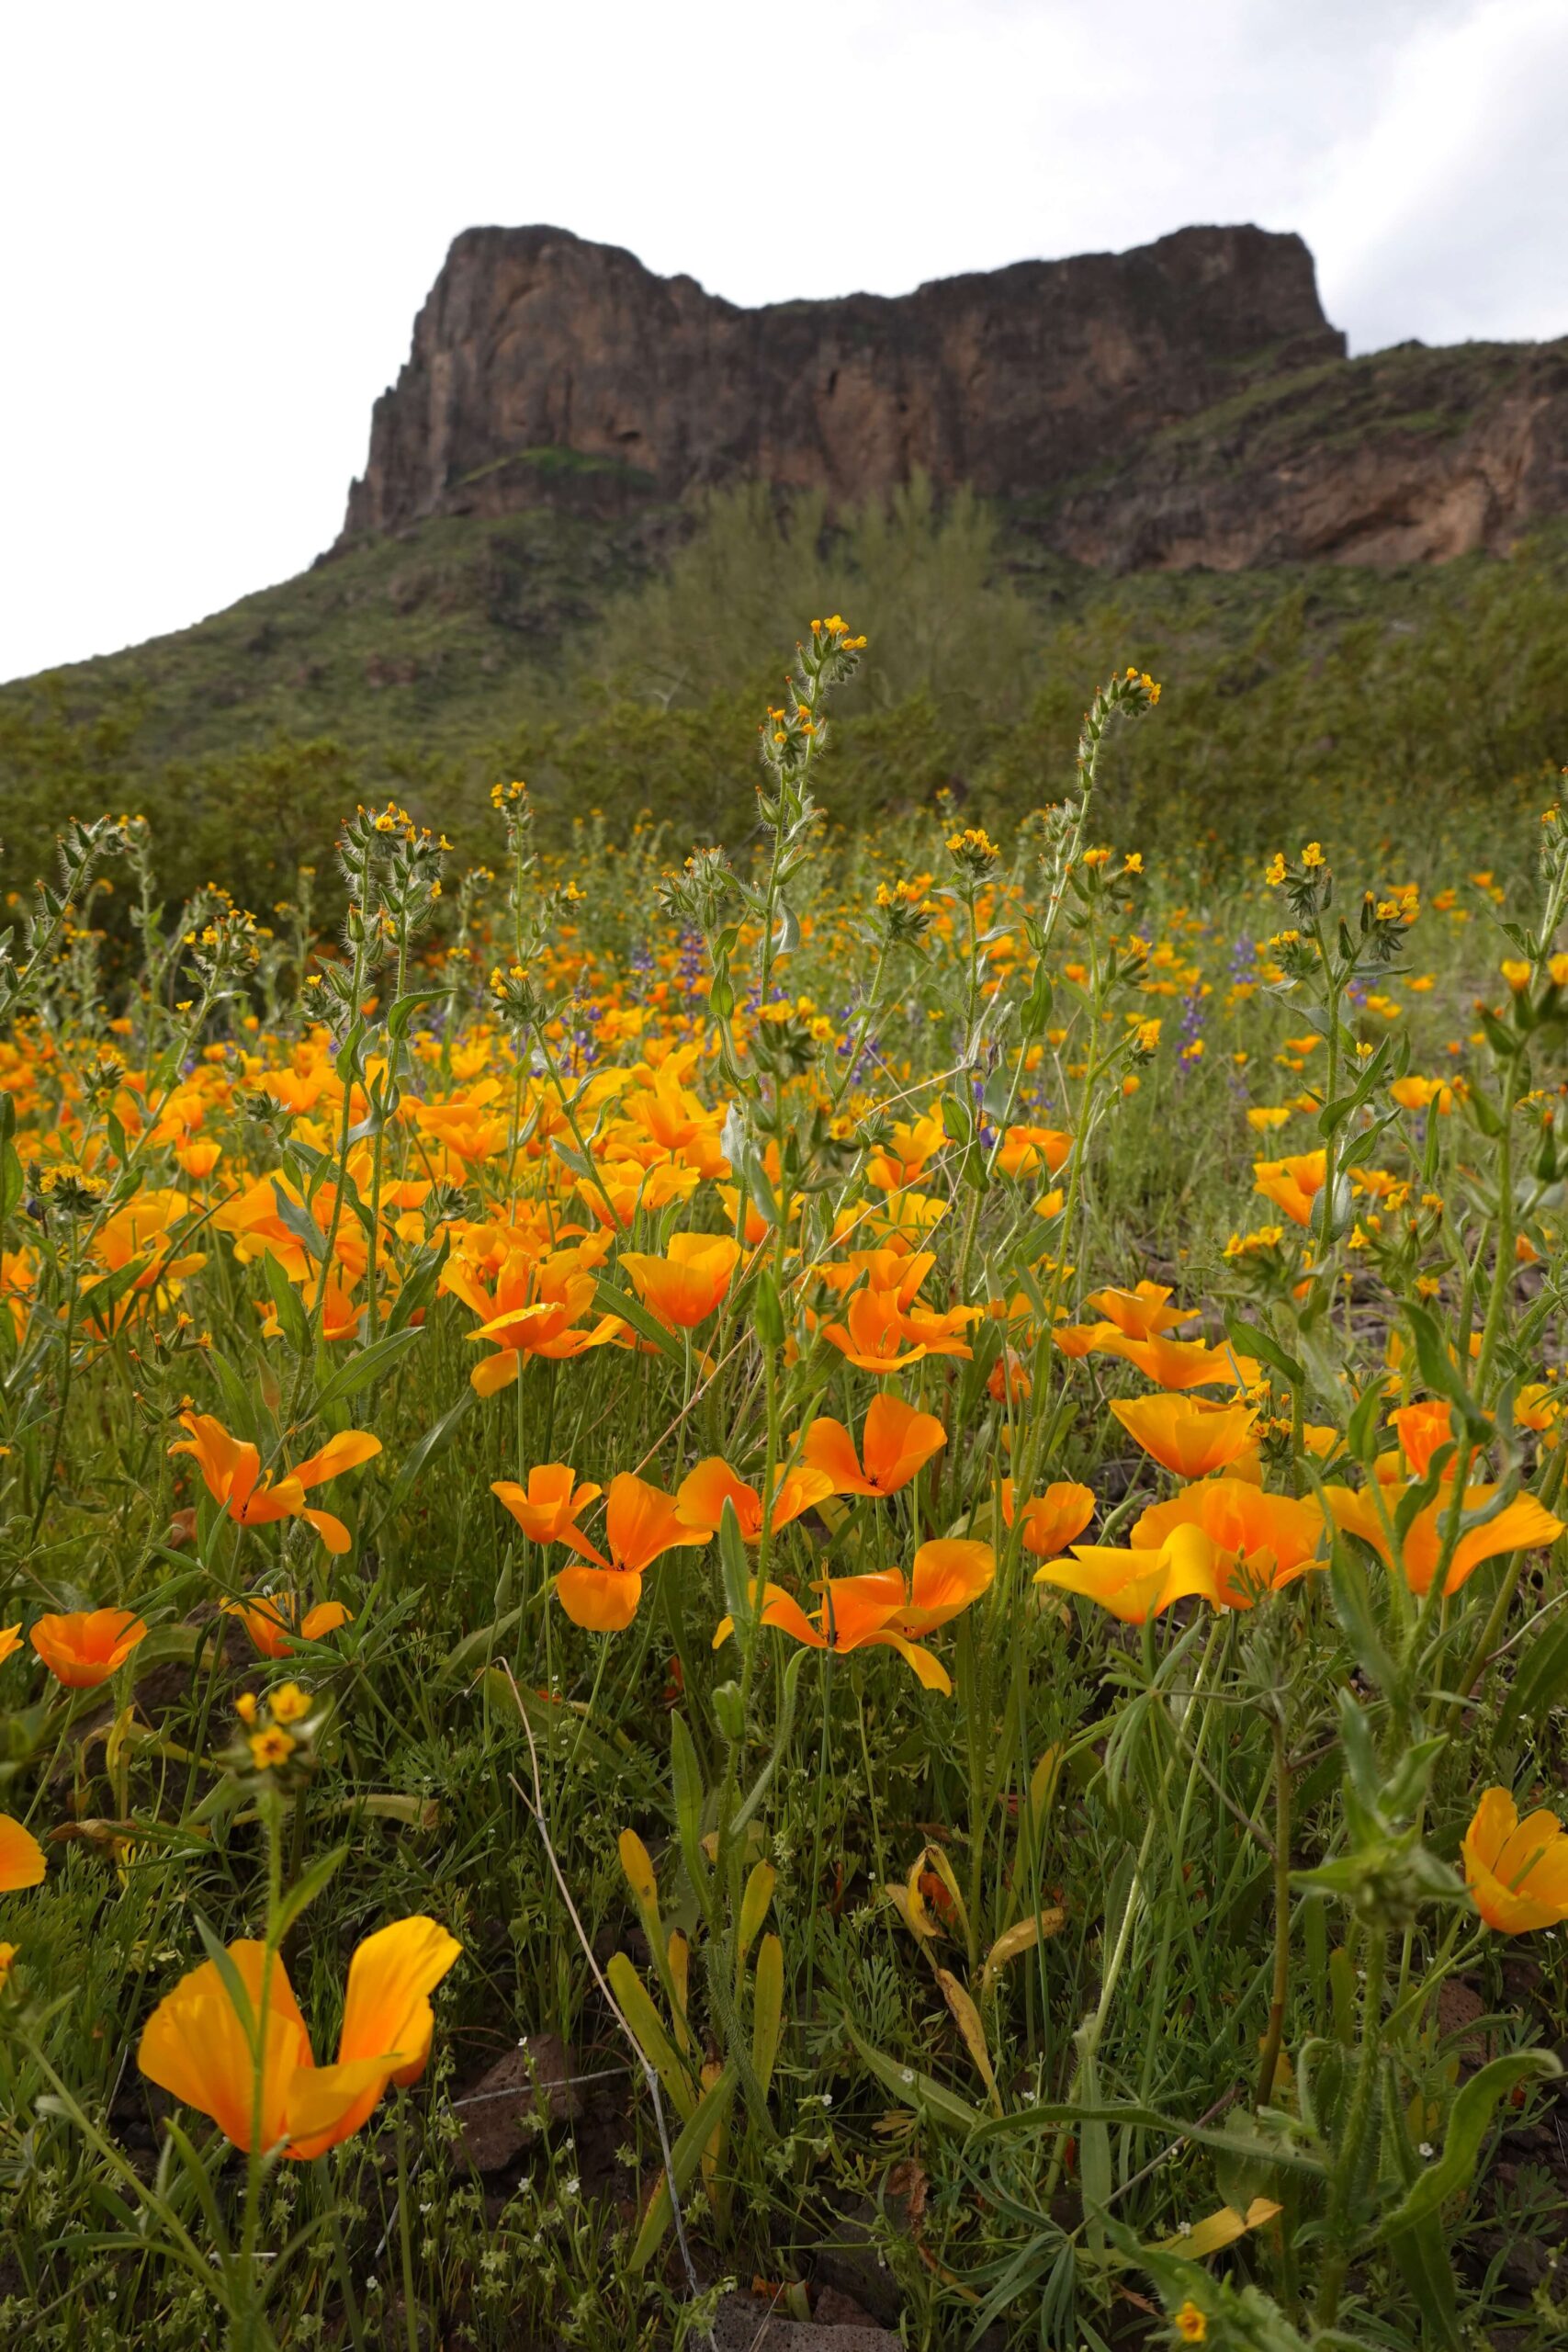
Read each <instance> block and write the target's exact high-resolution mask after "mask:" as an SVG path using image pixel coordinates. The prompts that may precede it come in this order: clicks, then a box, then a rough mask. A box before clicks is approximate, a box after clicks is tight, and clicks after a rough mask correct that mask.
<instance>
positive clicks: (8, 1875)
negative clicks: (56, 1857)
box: [0, 1813, 45, 1894]
mask: <svg viewBox="0 0 1568 2352" xmlns="http://www.w3.org/2000/svg"><path fill="white" fill-rule="evenodd" d="M44 1867H45V1865H44V1858H43V1848H42V1847H41V1846H40V1845H39V1841H38V1839H37V1838H35V1837H34V1836H33V1833H32V1831H31V1830H30V1829H28V1827H27V1826H26V1825H25V1824H24V1823H22V1822H20V1821H16V1820H13V1818H12V1816H11V1815H9V1814H8V1813H0V1894H16V1893H17V1890H18V1889H19V1888H21V1887H24V1886H38V1885H39V1884H40V1883H42V1879H43V1873H44Z"/></svg>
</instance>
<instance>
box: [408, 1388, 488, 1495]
mask: <svg viewBox="0 0 1568 2352" xmlns="http://www.w3.org/2000/svg"><path fill="white" fill-rule="evenodd" d="M478 1401H479V1397H478V1393H477V1391H476V1390H474V1389H472V1388H465V1389H464V1390H463V1393H462V1395H461V1396H460V1397H458V1399H457V1403H456V1404H455V1405H453V1406H451V1407H449V1408H448V1409H447V1410H446V1412H445V1413H443V1414H442V1416H441V1419H439V1420H438V1421H434V1422H433V1423H432V1424H431V1426H430V1428H429V1429H427V1430H425V1432H424V1435H423V1437H422V1438H421V1439H420V1441H419V1442H418V1444H417V1445H415V1446H414V1447H413V1448H412V1450H411V1452H410V1453H407V1454H406V1455H405V1456H404V1459H403V1466H402V1468H401V1469H400V1471H399V1472H398V1475H397V1477H396V1478H395V1479H394V1480H393V1482H392V1491H391V1494H390V1495H389V1498H388V1500H387V1509H388V1510H389V1511H393V1510H397V1509H398V1508H399V1506H400V1504H402V1503H404V1502H406V1501H407V1500H408V1498H409V1497H410V1495H412V1492H413V1490H414V1487H415V1486H416V1484H417V1483H418V1480H419V1477H420V1476H421V1473H422V1472H423V1470H424V1469H425V1468H426V1466H427V1465H428V1464H430V1463H432V1462H434V1459H435V1457H436V1455H437V1454H438V1453H446V1448H447V1447H448V1446H449V1445H450V1444H451V1442H452V1440H453V1439H454V1438H455V1437H456V1436H457V1425H458V1423H459V1422H460V1421H461V1419H463V1416H464V1414H465V1413H469V1412H472V1410H473V1408H474V1406H475V1405H476V1404H477V1403H478Z"/></svg>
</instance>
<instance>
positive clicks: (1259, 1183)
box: [1252, 1151, 1328, 1225]
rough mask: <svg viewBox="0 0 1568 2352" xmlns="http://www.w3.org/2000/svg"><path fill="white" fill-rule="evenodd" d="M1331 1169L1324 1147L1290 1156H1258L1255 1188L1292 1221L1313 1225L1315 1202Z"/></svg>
mask: <svg viewBox="0 0 1568 2352" xmlns="http://www.w3.org/2000/svg"><path fill="white" fill-rule="evenodd" d="M1327 1172H1328V1156H1327V1154H1326V1152H1322V1151H1303V1152H1297V1153H1296V1154H1294V1155H1293V1157H1292V1158H1290V1159H1255V1160H1254V1161H1253V1163H1252V1177H1253V1184H1254V1188H1255V1190H1257V1191H1258V1192H1259V1193H1262V1194H1263V1196H1264V1198H1265V1199H1266V1200H1270V1201H1272V1202H1273V1204H1274V1205H1275V1207H1276V1208H1277V1209H1279V1210H1280V1212H1281V1213H1282V1214H1283V1215H1284V1216H1288V1217H1289V1218H1290V1220H1291V1222H1292V1225H1310V1224H1311V1223H1312V1216H1313V1205H1314V1202H1315V1201H1316V1199H1317V1196H1318V1194H1319V1193H1321V1192H1322V1190H1323V1185H1324V1179H1325V1176H1326V1174H1327Z"/></svg>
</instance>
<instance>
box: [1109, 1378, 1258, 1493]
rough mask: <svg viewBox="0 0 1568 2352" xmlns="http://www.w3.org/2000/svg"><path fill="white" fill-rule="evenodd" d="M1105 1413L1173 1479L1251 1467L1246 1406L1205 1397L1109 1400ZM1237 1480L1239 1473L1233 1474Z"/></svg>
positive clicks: (1250, 1411) (1252, 1414)
mask: <svg viewBox="0 0 1568 2352" xmlns="http://www.w3.org/2000/svg"><path fill="white" fill-rule="evenodd" d="M1111 1411H1112V1412H1113V1413H1114V1414H1115V1416H1116V1418H1117V1419H1118V1420H1119V1421H1120V1422H1121V1424H1122V1428H1123V1429H1124V1430H1126V1432H1127V1434H1128V1436H1129V1437H1130V1438H1132V1439H1133V1440H1134V1442H1136V1443H1137V1444H1139V1445H1141V1446H1142V1447H1143V1449H1144V1452H1145V1453H1149V1454H1152V1455H1153V1456H1154V1458H1155V1460H1156V1462H1157V1463H1159V1464H1160V1465H1161V1467H1162V1468H1164V1469H1167V1470H1173V1471H1174V1472H1175V1473H1176V1476H1178V1477H1179V1478H1206V1477H1208V1476H1209V1474H1210V1473H1211V1471H1214V1470H1228V1469H1230V1468H1232V1467H1233V1466H1237V1465H1239V1464H1241V1463H1243V1462H1248V1461H1249V1462H1254V1463H1255V1462H1256V1461H1257V1459H1258V1450H1257V1447H1256V1445H1255V1443H1254V1442H1253V1436H1252V1430H1253V1425H1254V1423H1255V1422H1256V1421H1257V1419H1258V1409H1257V1408H1256V1406H1251V1405H1224V1404H1219V1403H1217V1402H1216V1401H1215V1400H1214V1399H1213V1397H1184V1396H1180V1395H1171V1394H1169V1393H1167V1394H1166V1395H1164V1396H1159V1397H1112V1398H1111ZM1238 1475H1239V1470H1238Z"/></svg>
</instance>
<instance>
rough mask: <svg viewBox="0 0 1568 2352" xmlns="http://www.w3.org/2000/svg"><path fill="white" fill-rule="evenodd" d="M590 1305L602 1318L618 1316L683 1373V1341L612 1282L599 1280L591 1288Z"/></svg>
mask: <svg viewBox="0 0 1568 2352" xmlns="http://www.w3.org/2000/svg"><path fill="white" fill-rule="evenodd" d="M593 1304H594V1306H596V1307H597V1308H598V1310H599V1312H600V1314H601V1315H618V1316H619V1317H620V1318H621V1320H622V1322H623V1323H629V1324H630V1325H631V1327H632V1329H633V1330H634V1331H635V1332H636V1333H637V1337H638V1338H639V1339H642V1340H648V1341H649V1344H650V1345H651V1346H653V1347H656V1348H657V1349H658V1350H659V1352H660V1355H661V1356H668V1357H669V1359H670V1361H671V1363H674V1364H679V1365H680V1367H681V1370H682V1372H684V1371H685V1369H686V1351H685V1348H684V1346H683V1344H682V1341H681V1340H678V1339H677V1338H676V1337H675V1334H674V1332H673V1331H669V1330H666V1329H665V1327H664V1325H663V1324H662V1323H661V1322H660V1319H659V1317H658V1316H657V1315H655V1314H653V1313H652V1312H651V1310H650V1309H649V1308H648V1307H646V1306H644V1305H643V1303H642V1301H641V1299H640V1298H634V1297H633V1295H632V1294H631V1292H630V1291H626V1290H622V1289H621V1288H620V1287H619V1285H618V1284H617V1283H612V1282H604V1281H601V1282H599V1283H596V1284H595V1285H594V1291H593Z"/></svg>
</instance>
